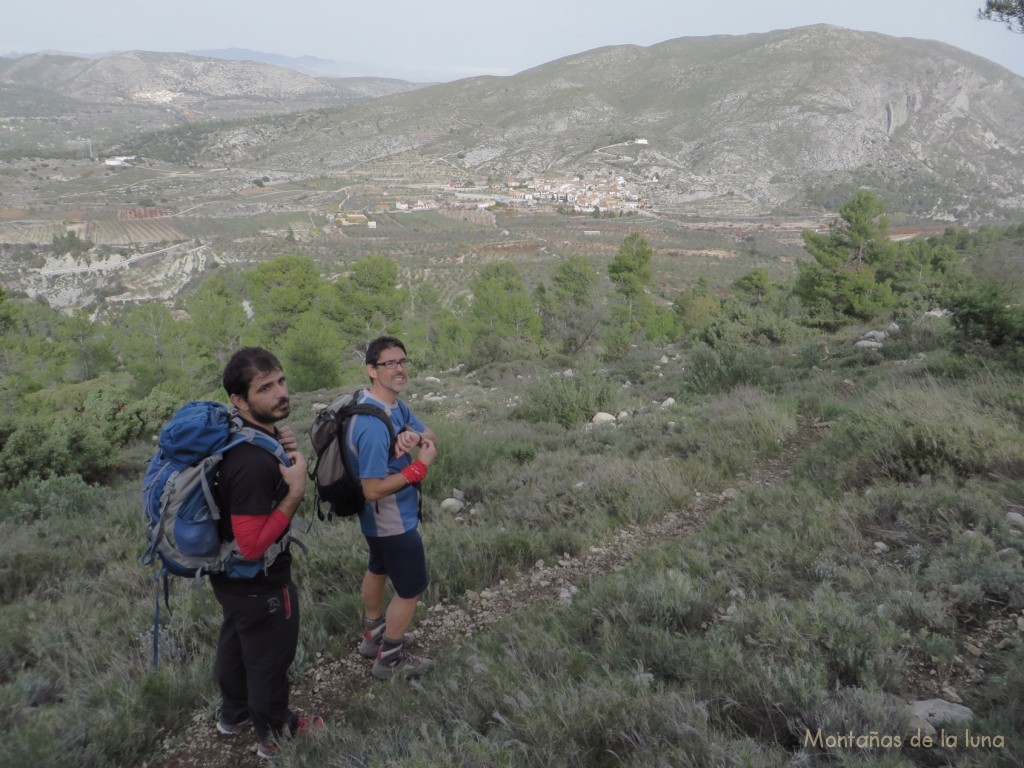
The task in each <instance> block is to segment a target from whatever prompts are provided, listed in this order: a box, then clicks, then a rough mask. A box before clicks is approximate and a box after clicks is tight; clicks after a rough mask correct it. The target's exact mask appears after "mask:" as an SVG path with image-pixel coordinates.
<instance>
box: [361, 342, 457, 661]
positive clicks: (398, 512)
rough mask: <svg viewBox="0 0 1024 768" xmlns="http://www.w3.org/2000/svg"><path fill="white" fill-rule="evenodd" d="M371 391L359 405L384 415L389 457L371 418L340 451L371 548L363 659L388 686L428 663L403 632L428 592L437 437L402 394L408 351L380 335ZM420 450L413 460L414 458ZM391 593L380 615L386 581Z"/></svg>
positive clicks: (371, 357)
mask: <svg viewBox="0 0 1024 768" xmlns="http://www.w3.org/2000/svg"><path fill="white" fill-rule="evenodd" d="M365 362H366V374H367V376H369V377H370V387H369V388H368V389H365V390H363V391H362V392H360V393H359V396H358V402H360V403H371V404H373V405H376V406H379V407H380V408H382V409H384V411H385V412H386V413H387V415H388V416H389V417H390V419H391V424H392V427H393V429H394V433H395V435H396V438H395V446H394V451H393V452H392V451H391V435H390V434H389V432H388V429H387V425H386V424H385V423H384V422H382V421H381V420H380V419H378V418H376V417H374V416H369V415H357V416H355V417H353V418H352V420H351V421H350V423H349V426H348V430H347V433H346V434H345V436H344V439H345V443H344V446H343V450H345V451H347V452H348V455H349V459H350V461H349V466H351V467H353V468H354V469H355V470H356V474H357V475H358V477H359V480H360V483H361V485H362V488H363V495H364V496H365V497H366V505H365V507H364V508H363V511H362V513H361V514H360V516H359V521H360V526H361V528H362V532H363V536H364V537H365V538H366V543H367V547H368V548H369V563H368V565H367V569H366V573H365V574H364V576H363V584H362V593H363V609H364V612H365V625H364V629H363V640H362V643H361V644H360V646H359V653H360V655H362V656H364V657H365V658H372V659H374V660H375V661H374V664H373V676H374V677H375V678H377V679H378V680H387V679H388V678H390V677H392V676H393V675H395V674H401V675H404V676H406V677H418V676H419V675H421V674H423V673H424V672H425V671H426V670H427V669H429V668H430V666H431V664H432V662H431V661H430V659H425V658H422V657H420V656H414V655H413V654H411V653H409V648H410V647H411V645H412V644H413V642H414V637H413V636H412V635H411V634H408V633H407V632H406V629H408V627H409V625H410V624H411V623H412V620H413V616H414V615H415V613H416V605H417V603H418V602H419V599H420V595H422V594H423V592H424V591H425V590H426V588H427V562H426V556H425V553H424V550H423V539H422V538H420V532H419V521H420V505H419V502H420V498H419V493H420V492H419V484H420V483H421V482H422V481H423V478H425V477H426V476H427V468H428V467H429V466H430V465H431V463H432V462H433V461H434V458H435V457H436V456H437V436H436V435H435V434H434V431H433V430H432V429H430V428H429V427H427V426H425V425H424V424H423V422H421V421H420V420H419V419H418V418H417V417H416V416H415V415H414V414H413V413H412V411H410V410H409V406H407V405H406V404H405V403H404V402H402V401H401V400H400V399H399V397H398V396H399V395H400V394H401V393H402V392H404V391H405V388H406V385H407V384H408V382H409V367H410V365H411V361H410V360H409V358H408V357H406V354H405V345H404V344H402V342H401V341H399V340H398V339H397V338H395V337H394V336H381V337H379V338H377V339H374V340H373V341H372V342H370V344H369V346H368V347H367V349H366V357H365ZM414 450H415V451H417V455H416V457H415V459H414V457H413V456H412V451H414ZM389 581H390V582H391V586H392V588H393V589H394V592H395V594H394V595H393V596H392V598H391V601H390V602H389V603H388V604H387V611H386V612H385V588H386V586H387V583H388V582H389Z"/></svg>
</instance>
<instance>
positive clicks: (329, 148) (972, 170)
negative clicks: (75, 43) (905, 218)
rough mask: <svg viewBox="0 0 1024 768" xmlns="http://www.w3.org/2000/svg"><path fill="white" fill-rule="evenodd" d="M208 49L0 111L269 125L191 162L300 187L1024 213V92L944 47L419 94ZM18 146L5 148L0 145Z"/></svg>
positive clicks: (42, 79)
mask: <svg viewBox="0 0 1024 768" xmlns="http://www.w3.org/2000/svg"><path fill="white" fill-rule="evenodd" d="M205 53H207V54H210V53H218V54H220V55H219V56H218V57H216V58H213V57H211V56H208V55H206V56H196V55H188V54H165V53H159V54H158V53H145V52H132V53H122V54H112V55H110V56H106V57H103V58H100V59H97V60H89V59H82V58H76V57H68V56H49V55H40V54H35V55H32V56H26V57H22V58H19V59H16V60H0V109H2V110H3V114H12V112H11V111H10V108H11V101H12V99H13V100H14V101H15V102H17V104H16V105H15V107H16V108H20V109H22V110H23V111H24V110H25V109H29V108H30V107H34V108H36V109H42V110H44V111H45V110H46V109H49V110H51V111H50V114H52V115H54V116H57V115H61V114H65V113H66V111H67V110H69V109H72V110H73V109H78V108H81V105H84V104H89V105H96V104H103V105H107V106H110V107H111V108H113V107H114V106H118V107H119V108H124V109H129V108H132V109H136V110H138V109H141V108H143V107H146V106H155V105H156V104H157V103H159V105H160V106H161V108H162V109H163V110H164V111H165V112H166V111H167V110H172V111H173V110H179V111H180V110H187V111H190V112H192V113H193V118H192V119H196V118H195V115H198V116H199V119H204V120H205V119H211V118H223V117H239V116H247V117H252V116H255V115H259V114H264V115H271V114H274V115H277V116H276V117H274V118H273V119H269V120H265V121H255V122H251V123H249V124H248V125H246V126H244V127H241V128H240V127H239V126H237V125H232V126H230V127H228V126H225V127H224V130H223V131H218V130H217V128H216V126H215V125H214V126H207V127H206V128H204V133H203V136H202V138H201V139H199V138H197V139H196V140H197V141H199V140H201V142H202V146H200V147H198V148H197V150H196V154H195V155H194V156H195V157H198V159H199V160H200V161H201V162H204V163H210V164H217V165H227V164H229V165H232V166H241V165H244V164H246V163H253V162H255V161H257V159H258V162H259V163H261V164H264V165H268V166H273V167H275V168H289V169H293V171H294V173H295V174H296V175H309V176H318V175H328V176H329V175H343V174H345V173H348V172H351V170H352V169H353V168H359V167H360V166H365V165H366V164H368V163H372V162H378V161H382V160H386V159H388V158H395V157H399V156H401V157H402V158H403V160H404V161H406V162H411V163H413V164H415V163H417V162H419V163H421V164H432V163H443V164H445V166H446V167H448V168H450V170H451V173H452V174H453V175H459V174H461V175H466V176H472V177H477V178H488V177H504V176H517V177H531V176H553V177H564V176H567V175H568V176H572V175H580V176H583V177H594V176H607V175H613V176H614V175H621V176H623V177H626V178H629V179H630V180H635V181H641V182H644V183H645V184H646V185H647V190H648V194H649V196H650V198H651V199H652V200H653V201H655V203H656V204H657V205H659V206H661V207H662V208H663V209H664V210H668V211H671V210H679V211H685V210H687V209H688V207H691V206H692V204H693V203H694V202H695V201H703V200H713V199H718V198H730V199H732V200H734V201H738V202H739V205H738V207H737V209H736V210H738V211H747V212H749V213H750V214H762V215H763V214H765V213H772V212H786V211H795V212H796V211H803V210H808V209H816V210H821V209H822V208H824V209H831V210H835V206H836V205H837V204H838V202H841V201H842V200H843V199H847V198H848V197H849V195H850V194H852V191H853V190H855V189H856V188H857V187H858V186H860V185H868V186H870V187H871V188H873V189H875V190H877V191H878V192H879V193H880V194H882V195H883V197H885V198H886V199H887V200H889V201H891V202H890V209H895V210H899V211H902V212H905V213H906V214H907V215H912V216H916V217H921V218H930V219H938V220H948V221H954V220H956V221H964V220H967V221H978V220H985V219H987V218H992V217H997V218H998V217H1004V218H1005V217H1009V218H1014V217H1017V218H1019V217H1022V216H1024V128H1022V126H1024V78H1022V77H1020V76H1018V75H1016V74H1014V73H1012V72H1010V71H1009V70H1007V69H1004V68H1003V67H1001V66H999V65H997V64H994V63H993V62H990V61H988V60H986V59H983V58H980V57H978V56H975V55H973V54H970V53H967V52H965V51H962V50H960V49H957V48H954V47H952V46H949V45H946V44H943V43H938V42H934V41H924V40H914V39H909V38H895V37H889V36H886V35H881V34H876V33H867V32H856V31H851V30H846V29H842V28H837V27H833V26H827V25H816V26H811V27H801V28H798V29H792V30H780V31H775V32H770V33H764V34H754V35H742V36H714V37H688V38H678V39H675V40H668V41H666V42H664V43H660V44H658V45H652V46H649V47H641V46H633V45H621V46H610V47H605V48H599V49H595V50H592V51H587V52H584V53H580V54H576V55H574V56H568V57H565V58H562V59H559V60H557V61H553V62H550V63H548V64H544V65H542V66H538V67H535V68H533V69H529V70H526V71H524V72H521V73H519V74H517V75H513V76H510V77H475V78H467V79H465V80H459V81H455V82H451V83H441V84H436V85H431V86H426V87H423V86H421V85H417V84H413V83H407V82H404V81H396V80H386V79H380V78H360V79H336V78H325V77H315V76H312V75H309V74H305V73H303V72H300V71H299V70H298V68H297V67H298V66H299V62H303V66H309V68H311V69H312V68H313V67H312V65H317V66H320V63H319V60H316V59H310V60H306V59H300V60H295V59H282V58H280V57H268V56H265V55H261V56H265V57H266V58H269V59H272V60H274V61H290V62H291V63H292V66H291V67H285V66H281V65H280V64H276V63H267V62H264V61H253V60H252V58H249V57H250V56H251V55H255V54H252V53H251V52H247V51H236V52H229V51H218V52H205ZM228 54H231V57H230V58H228ZM235 56H238V57H240V58H238V59H235V58H234V57H235ZM243 59H244V60H243ZM384 96H387V98H381V97H384ZM19 99H20V100H19ZM342 105H343V108H339V109H326V110H323V109H321V110H319V111H318V112H316V113H315V114H291V115H288V114H285V115H284V116H282V113H295V112H298V111H299V110H308V109H310V108H313V107H319V108H323V107H328V108H329V107H332V106H338V107H341V106H342ZM13 114H18V112H14V113H13ZM78 131H79V133H80V132H81V128H80V127H79V128H78ZM10 141H12V137H11V136H5V135H3V134H0V149H2V148H3V146H4V142H10ZM163 146H165V143H164V142H161V141H159V140H157V141H155V142H148V141H138V140H135V141H128V142H126V143H124V144H123V147H124V148H125V149H126V150H128V149H130V150H131V151H135V152H140V153H143V154H146V153H150V154H153V155H157V154H159V153H160V152H162V151H164V150H163V149H161V147H163Z"/></svg>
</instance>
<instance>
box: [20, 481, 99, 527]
mask: <svg viewBox="0 0 1024 768" xmlns="http://www.w3.org/2000/svg"><path fill="white" fill-rule="evenodd" d="M105 498H106V491H105V490H104V489H103V488H101V487H100V486H97V485H89V484H88V483H86V482H85V481H84V480H82V478H81V477H79V476H78V475H65V476H61V477H49V478H45V479H43V478H40V477H29V478H28V479H27V480H24V481H23V482H21V483H19V484H18V485H17V486H15V487H14V488H12V489H11V490H10V491H9V492H8V493H7V495H6V496H5V499H4V504H3V505H0V506H2V509H0V521H2V520H11V521H19V522H26V521H28V520H43V519H47V520H53V521H56V520H59V519H61V518H68V517H72V516H76V515H83V514H89V513H94V512H96V510H98V509H99V508H100V506H101V505H102V503H103V501H104V499H105Z"/></svg>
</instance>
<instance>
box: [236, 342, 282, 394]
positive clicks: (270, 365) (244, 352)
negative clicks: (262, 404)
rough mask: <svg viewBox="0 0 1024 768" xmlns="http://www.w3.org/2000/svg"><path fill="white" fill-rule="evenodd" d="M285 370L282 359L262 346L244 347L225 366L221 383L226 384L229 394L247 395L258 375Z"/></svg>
mask: <svg viewBox="0 0 1024 768" xmlns="http://www.w3.org/2000/svg"><path fill="white" fill-rule="evenodd" d="M283 370H284V369H283V368H282V367H281V363H280V361H278V359H277V358H276V357H275V356H274V355H273V354H271V353H270V352H268V351H267V350H265V349H263V348H262V347H243V348H242V349H240V350H238V351H237V352H235V354H233V355H232V356H231V359H230V360H228V364H227V365H226V366H224V376H223V378H222V379H221V383H223V384H224V389H225V391H226V392H227V393H228V396H231V395H241V396H242V397H246V396H247V395H248V394H249V385H250V384H252V380H253V379H255V378H256V377H257V376H260V375H262V374H264V373H273V372H274V371H283Z"/></svg>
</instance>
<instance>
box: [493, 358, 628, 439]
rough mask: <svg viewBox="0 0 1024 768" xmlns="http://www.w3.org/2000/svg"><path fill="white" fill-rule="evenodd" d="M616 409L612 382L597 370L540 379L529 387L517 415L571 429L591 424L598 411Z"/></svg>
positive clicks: (534, 421)
mask: <svg viewBox="0 0 1024 768" xmlns="http://www.w3.org/2000/svg"><path fill="white" fill-rule="evenodd" d="M613 407H614V400H613V396H612V387H611V384H609V382H608V379H607V378H606V377H604V376H602V375H601V374H600V373H599V372H597V371H590V372H586V373H577V374H575V375H573V376H563V375H558V374H556V375H553V376H549V377H548V378H545V379H537V380H536V381H534V382H532V383H531V384H529V385H528V386H527V387H526V388H525V391H524V392H523V397H522V400H521V401H520V403H519V405H518V406H517V407H516V408H515V410H514V411H513V415H514V416H515V417H516V418H520V419H523V420H525V421H528V422H531V423H539V422H553V423H555V424H560V425H562V426H563V427H571V426H573V425H576V424H582V423H583V422H586V421H589V420H590V419H591V418H592V417H593V415H594V414H595V413H597V412H598V411H607V410H609V409H612V408H613Z"/></svg>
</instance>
